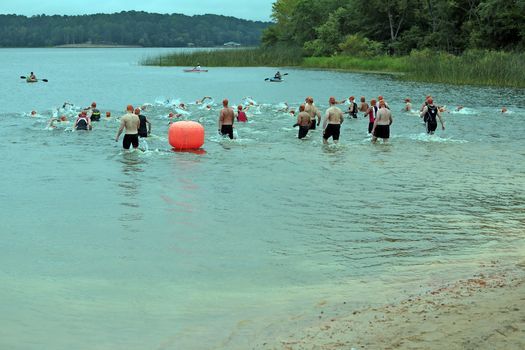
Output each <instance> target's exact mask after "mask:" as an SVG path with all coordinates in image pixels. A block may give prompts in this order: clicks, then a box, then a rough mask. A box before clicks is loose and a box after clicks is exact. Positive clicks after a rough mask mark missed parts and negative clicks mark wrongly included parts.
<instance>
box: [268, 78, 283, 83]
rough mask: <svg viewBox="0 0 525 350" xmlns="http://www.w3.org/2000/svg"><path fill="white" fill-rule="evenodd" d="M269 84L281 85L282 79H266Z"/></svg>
mask: <svg viewBox="0 0 525 350" xmlns="http://www.w3.org/2000/svg"><path fill="white" fill-rule="evenodd" d="M267 81H269V82H270V83H281V82H283V81H284V79H277V78H268V80H267Z"/></svg>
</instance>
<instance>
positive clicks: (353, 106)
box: [348, 96, 359, 118]
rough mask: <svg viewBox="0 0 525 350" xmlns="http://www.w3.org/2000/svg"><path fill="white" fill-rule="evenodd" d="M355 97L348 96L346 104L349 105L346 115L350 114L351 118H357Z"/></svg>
mask: <svg viewBox="0 0 525 350" xmlns="http://www.w3.org/2000/svg"><path fill="white" fill-rule="evenodd" d="M354 100H355V97H354V96H350V97H349V98H348V102H349V103H350V105H349V106H348V114H350V116H351V117H352V118H357V111H358V110H359V109H358V107H357V103H355V101H354Z"/></svg>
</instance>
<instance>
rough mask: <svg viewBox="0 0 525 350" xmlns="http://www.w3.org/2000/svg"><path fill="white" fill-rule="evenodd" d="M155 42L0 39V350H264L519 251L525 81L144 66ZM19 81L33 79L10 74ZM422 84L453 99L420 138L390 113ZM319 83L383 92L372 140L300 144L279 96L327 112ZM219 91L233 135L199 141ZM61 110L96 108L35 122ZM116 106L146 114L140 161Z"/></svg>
mask: <svg viewBox="0 0 525 350" xmlns="http://www.w3.org/2000/svg"><path fill="white" fill-rule="evenodd" d="M169 51H173V50H166V49H2V50H0V79H1V82H2V83H1V85H0V96H1V101H2V104H1V105H0V136H1V139H0V152H1V154H2V156H1V157H2V158H1V159H2V171H1V172H0V212H1V213H2V216H1V224H0V238H1V243H0V286H1V288H0V348H1V349H10V350H14V349H24V350H25V349H54V350H66V349H67V350H70V349H77V350H84V349H86V350H87V349H108V350H109V349H111V350H115V349H122V350H124V349H125V350H131V349H137V350H139V349H249V348H264V341H265V339H266V340H267V339H269V338H272V339H273V337H279V336H281V335H286V334H288V333H292V332H293V330H294V329H297V328H300V327H301V326H304V325H307V324H312V323H315V322H316V320H317V315H318V314H319V310H320V309H319V308H320V305H322V306H324V305H332V306H337V305H340V304H342V303H343V302H345V303H346V304H345V305H351V307H353V308H357V307H360V306H363V305H374V304H382V303H386V302H390V301H395V300H399V299H400V298H403V297H404V296H406V295H407V294H410V293H417V292H419V291H422V290H425V288H428V286H430V285H435V284H440V283H447V282H449V281H453V280H454V279H456V278H463V277H465V276H470V275H471V274H472V271H474V270H475V269H476V267H477V266H479V264H480V263H482V262H484V261H488V260H494V259H499V261H501V262H502V264H507V263H508V264H509V265H510V264H512V263H513V261H514V259H517V258H519V257H522V256H523V254H524V249H523V246H524V245H523V227H524V223H525V210H524V209H525V204H524V203H525V194H524V191H523V186H524V184H525V162H524V160H525V148H524V146H525V143H524V142H523V134H524V132H525V127H524V121H525V91H524V90H511V89H494V88H480V87H470V86H468V87H455V86H448V85H434V84H422V83H411V82H401V81H398V80H395V79H393V78H392V77H390V76H387V75H372V74H370V75H369V74H352V73H342V72H335V71H315V70H298V69H284V68H282V67H279V69H280V70H281V72H287V73H288V75H287V76H286V77H285V78H286V80H285V81H284V82H282V83H268V82H265V81H264V78H267V77H271V76H273V73H274V72H275V70H276V69H277V68H210V70H209V72H208V73H201V74H194V73H183V71H182V68H183V67H169V68H167V67H145V66H141V65H140V64H139V62H140V61H141V60H142V59H144V58H145V57H149V56H154V55H156V54H159V53H166V52H169ZM185 68H186V67H185ZM30 71H34V72H35V73H36V74H37V76H38V77H39V78H45V79H48V80H49V82H48V83H44V82H39V83H36V84H27V83H25V80H22V79H20V76H21V75H27V74H28V73H29V72H30ZM428 94H431V95H432V96H434V99H435V101H436V102H437V103H438V104H440V105H446V106H447V107H448V109H450V110H451V112H448V113H445V114H444V116H445V120H446V130H445V131H442V130H438V131H437V133H436V135H434V136H430V137H429V136H427V135H426V134H425V129H424V125H423V124H422V123H421V121H420V119H419V117H418V116H416V115H414V114H409V113H402V112H400V110H401V109H402V107H403V99H404V98H405V97H411V98H412V99H413V101H414V106H416V108H417V106H419V103H421V101H423V99H424V96H425V95H428ZM332 95H333V96H336V97H337V98H338V99H343V98H345V97H348V96H350V95H355V96H361V95H364V96H366V97H367V99H368V100H370V98H373V97H376V96H378V95H383V96H384V97H385V99H386V100H387V101H388V103H389V104H390V106H391V108H392V110H393V111H394V124H393V125H392V129H391V140H390V142H389V144H376V145H372V144H370V141H369V137H368V135H367V133H366V130H367V126H368V121H367V120H366V119H365V118H362V117H360V118H359V119H347V120H346V121H345V123H344V125H343V127H342V132H341V142H340V144H339V145H337V146H333V145H331V146H323V144H322V140H321V133H320V130H316V131H312V132H311V133H310V135H309V137H308V138H307V139H306V140H302V141H301V140H298V139H297V138H296V136H297V129H294V128H292V124H294V122H295V119H294V118H293V117H291V116H290V115H288V114H286V113H284V112H280V111H279V109H280V108H282V106H283V103H284V102H287V103H288V104H289V105H290V106H293V107H297V106H298V104H299V103H301V102H302V101H303V100H304V98H305V97H306V96H313V97H314V99H315V103H316V104H317V106H318V107H319V108H320V110H322V111H324V110H325V108H326V107H327V101H328V98H329V96H332ZM203 96H211V97H213V101H211V110H207V109H206V108H204V109H203V108H202V107H203V106H202V105H195V104H194V102H195V101H196V100H197V99H200V98H202V97H203ZM246 97H250V99H247V98H246ZM223 98H229V99H230V101H231V102H232V103H233V104H239V103H248V102H249V101H254V102H255V103H256V106H254V107H252V108H251V109H250V110H249V111H248V118H249V123H246V124H245V125H238V124H237V127H236V131H237V134H238V138H237V139H236V140H234V141H230V140H223V139H222V138H219V137H218V136H217V135H216V133H217V131H216V129H217V116H218V111H219V110H220V106H219V104H220V101H222V99H223ZM65 101H68V102H71V103H73V104H74V105H75V106H78V108H80V107H85V106H88V105H89V104H90V103H91V102H92V101H96V102H97V104H98V107H99V108H100V110H101V111H102V114H105V112H106V111H110V112H111V113H112V115H113V117H112V118H110V119H107V120H106V119H104V120H102V121H101V122H99V123H96V124H95V127H94V130H93V131H92V132H89V133H87V132H72V131H71V124H72V122H71V123H70V124H69V125H59V126H58V127H57V128H56V129H50V128H47V124H48V120H49V118H50V117H51V116H52V115H61V114H65V115H67V116H68V117H69V119H70V120H72V121H73V120H74V119H73V117H74V115H75V114H76V113H77V112H78V108H75V107H73V108H69V109H68V108H66V109H61V107H62V105H63V103H64V102H65ZM180 102H184V103H186V104H187V105H188V110H187V112H186V113H184V116H183V118H184V119H188V120H197V121H200V122H201V123H202V124H203V125H204V126H205V130H206V140H205V144H204V146H203V149H204V150H205V153H203V154H195V153H188V152H184V153H181V152H173V151H171V149H170V147H169V145H168V143H167V135H166V134H167V128H168V123H169V121H168V117H167V115H168V113H169V112H170V111H175V106H172V105H173V104H175V105H177V104H178V103H180ZM127 104H133V105H135V106H140V105H144V104H146V105H147V106H148V108H147V109H146V115H147V116H148V118H149V119H150V120H151V121H152V124H153V125H152V129H153V131H152V133H153V134H154V136H153V137H152V138H150V139H148V140H147V144H144V143H143V144H142V145H141V148H142V149H144V151H141V152H131V153H128V152H124V151H122V148H121V141H119V142H118V143H116V142H115V141H114V137H115V134H116V131H117V129H118V125H119V123H118V121H117V120H116V119H117V118H116V117H117V116H119V115H121V114H122V113H123V110H124V108H125V106H126V105H127ZM458 105H463V106H465V108H464V109H463V110H461V111H460V112H455V111H454V109H455V107H456V106H458ZM503 106H505V107H507V108H508V109H509V112H508V113H505V114H502V113H500V109H501V107H503ZM32 110H35V111H36V112H37V115H36V116H34V117H31V115H30V112H31V111H32Z"/></svg>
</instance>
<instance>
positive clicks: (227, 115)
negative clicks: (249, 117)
mask: <svg viewBox="0 0 525 350" xmlns="http://www.w3.org/2000/svg"><path fill="white" fill-rule="evenodd" d="M234 116H235V114H234V113H233V109H231V108H230V107H228V99H227V98H225V99H224V100H222V109H221V112H220V113H219V133H220V134H221V135H222V136H225V135H228V137H229V138H230V139H233V119H234Z"/></svg>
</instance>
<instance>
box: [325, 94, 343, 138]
mask: <svg viewBox="0 0 525 350" xmlns="http://www.w3.org/2000/svg"><path fill="white" fill-rule="evenodd" d="M328 103H329V104H330V107H328V109H327V110H326V113H325V119H324V122H323V129H324V132H323V143H324V144H328V139H329V138H330V137H332V139H333V140H334V143H338V142H339V133H340V131H341V124H343V121H344V118H343V111H341V110H340V109H339V107H337V106H336V104H337V101H336V100H335V97H330V99H329V100H328Z"/></svg>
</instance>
